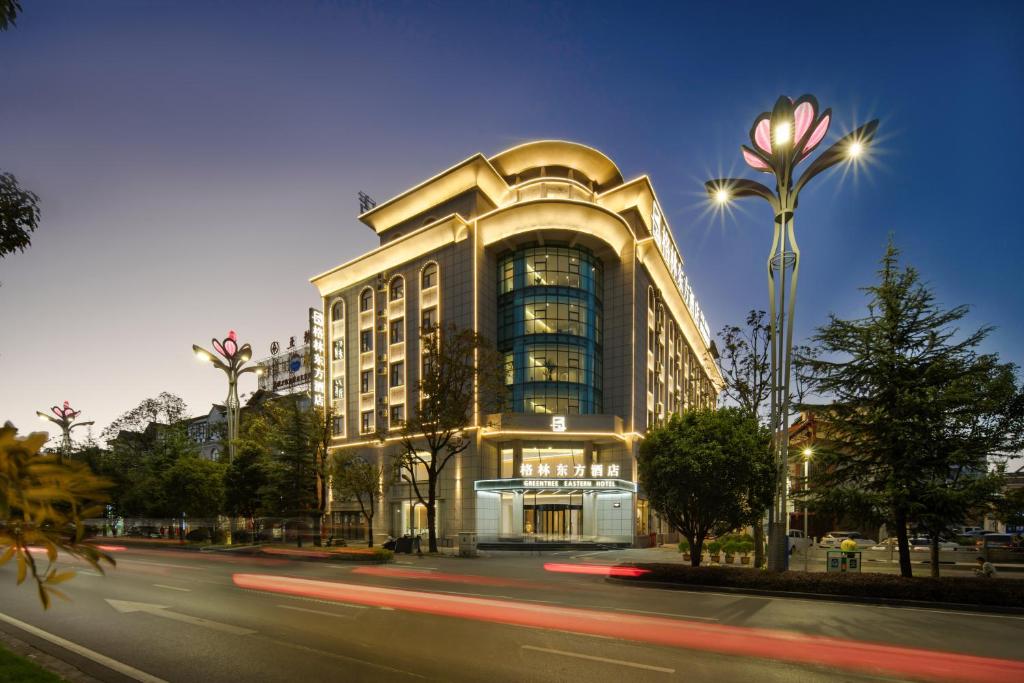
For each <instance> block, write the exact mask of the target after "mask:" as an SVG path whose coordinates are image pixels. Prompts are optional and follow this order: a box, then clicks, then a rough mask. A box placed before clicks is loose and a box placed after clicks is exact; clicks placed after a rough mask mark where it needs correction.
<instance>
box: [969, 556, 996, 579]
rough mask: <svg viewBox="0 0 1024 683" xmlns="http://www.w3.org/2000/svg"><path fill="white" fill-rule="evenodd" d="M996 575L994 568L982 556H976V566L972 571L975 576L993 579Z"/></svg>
mask: <svg viewBox="0 0 1024 683" xmlns="http://www.w3.org/2000/svg"><path fill="white" fill-rule="evenodd" d="M996 574H997V572H996V568H995V566H993V564H992V563H991V562H989V561H988V560H986V559H985V558H984V557H982V556H980V555H979V556H978V566H977V568H976V569H975V570H974V575H975V576H984V577H985V578H986V579H991V578H995V575H996Z"/></svg>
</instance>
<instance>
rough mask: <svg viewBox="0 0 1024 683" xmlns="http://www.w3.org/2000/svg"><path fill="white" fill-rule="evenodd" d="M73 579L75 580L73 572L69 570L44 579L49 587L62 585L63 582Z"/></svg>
mask: <svg viewBox="0 0 1024 683" xmlns="http://www.w3.org/2000/svg"><path fill="white" fill-rule="evenodd" d="M73 578H75V570H73V569H72V570H69V571H66V572H60V573H53V574H50V575H49V576H48V577H46V583H48V584H50V585H54V584H57V583H63V582H65V581H67V580H68V579H73Z"/></svg>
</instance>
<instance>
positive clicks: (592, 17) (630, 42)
mask: <svg viewBox="0 0 1024 683" xmlns="http://www.w3.org/2000/svg"><path fill="white" fill-rule="evenodd" d="M23 4H24V5H25V10H24V13H23V16H22V17H21V18H20V19H19V22H18V26H17V28H15V29H13V30H11V31H9V32H7V33H3V34H0V64H3V65H4V66H3V76H4V78H3V87H4V92H3V97H2V98H0V121H2V122H3V125H2V126H0V169H2V170H5V171H10V172H13V173H15V174H16V175H17V176H18V177H19V179H20V180H21V181H22V183H23V184H24V185H26V186H28V187H30V188H32V189H33V190H35V191H36V192H37V193H38V194H39V195H40V196H41V197H42V201H43V225H42V227H41V228H40V230H39V231H38V233H37V234H36V236H35V238H34V240H33V246H32V247H31V249H30V250H29V251H27V252H26V253H25V254H18V255H13V256H9V257H7V258H5V259H4V260H3V261H0V282H2V286H0V320H3V324H2V325H0V377H2V378H3V380H2V381H3V385H4V388H5V390H4V391H3V392H0V419H10V420H12V421H14V422H15V423H16V424H17V425H20V426H22V428H23V429H29V428H34V427H35V426H36V425H37V424H38V422H35V421H34V418H33V413H34V411H35V410H36V409H39V408H46V407H48V406H50V405H53V404H54V403H57V402H59V401H63V400H64V399H68V400H70V401H71V402H72V404H73V405H74V406H75V407H78V408H82V409H83V410H84V411H85V413H84V414H83V419H95V420H97V421H98V423H99V425H100V426H102V425H104V424H106V423H107V422H109V421H110V420H111V419H113V418H114V417H116V415H117V414H119V413H121V412H122V411H124V410H127V409H128V408H130V407H132V406H134V405H135V404H136V403H137V402H138V401H139V400H140V399H142V398H144V397H146V396H151V395H155V394H156V393H158V392H160V391H163V390H167V391H172V392H174V393H178V394H180V395H181V396H183V397H184V398H185V399H186V401H188V403H189V405H190V406H191V407H192V409H193V410H194V411H195V412H196V413H200V412H204V411H205V410H206V409H207V407H208V406H209V403H210V402H211V401H220V400H222V399H223V398H224V396H223V395H224V393H225V390H224V386H223V378H222V377H221V376H220V375H219V373H215V372H214V371H212V370H211V369H209V368H203V367H201V366H198V365H197V364H196V363H195V361H194V360H192V358H191V355H190V352H189V351H190V345H191V344H192V343H193V342H208V340H209V339H210V337H212V336H214V335H217V336H220V337H222V336H224V334H225V333H226V331H227V329H228V328H229V327H233V328H235V329H237V330H238V332H239V335H240V336H241V338H242V339H243V340H247V341H251V342H252V343H253V345H254V347H255V348H256V349H257V352H258V353H265V352H266V349H267V348H268V346H269V344H270V342H271V341H272V340H275V339H277V340H282V341H283V340H285V339H286V338H287V337H288V336H289V335H292V334H301V331H302V328H303V326H304V324H305V318H306V312H305V311H306V308H307V307H308V306H310V305H315V304H316V303H317V297H316V293H315V291H314V290H313V288H312V287H311V286H310V285H309V283H308V278H309V277H310V276H312V275H314V274H317V273H319V272H322V271H323V270H326V269H327V268H330V267H332V266H334V265H337V264H339V263H341V262H343V261H345V260H348V259H349V258H351V257H353V256H355V255H357V254H359V253H361V252H363V251H365V250H367V249H369V248H371V247H372V246H373V245H374V242H375V240H374V238H373V234H372V233H371V231H370V230H369V229H368V228H366V227H364V226H363V225H361V224H360V223H358V222H357V221H356V220H355V216H356V213H357V204H356V192H357V191H359V190H365V191H366V192H368V193H369V194H371V195H372V196H374V197H375V198H377V199H378V200H384V199H386V198H388V197H390V196H392V195H394V194H396V193H398V192H400V191H402V190H404V189H406V188H407V187H409V186H411V185H413V184H415V183H417V182H419V181H420V180H422V179H424V178H426V177H428V176H430V175H432V174H434V173H436V172H437V171H439V170H441V169H443V168H446V167H448V166H450V165H451V164H453V163H455V162H457V161H459V160H461V159H463V158H465V157H467V156H469V155H470V154H472V153H474V152H478V151H480V152H483V153H485V154H493V153H496V152H498V151H501V150H502V149H505V148H507V147H509V146H512V145H514V144H517V143H519V142H522V141H525V140H529V139H535V138H565V139H570V140H575V141H579V142H582V143H585V144H589V145H592V146H594V147H597V148H598V149H600V150H602V151H604V152H605V153H606V154H608V155H609V156H610V157H611V158H612V159H613V160H615V161H616V162H617V163H618V165H619V167H620V168H621V169H622V171H623V173H624V174H625V175H626V176H627V178H628V177H635V176H637V175H640V174H644V173H647V174H649V175H650V176H651V177H652V179H653V182H654V186H655V188H656V190H657V192H658V194H659V197H660V198H661V201H662V204H663V209H664V211H665V213H666V215H667V216H668V218H669V221H670V222H671V224H672V227H673V229H674V232H675V236H676V240H677V242H678V243H679V245H680V249H681V250H682V252H683V256H684V258H685V259H686V269H687V272H688V274H689V275H690V277H691V279H692V281H693V283H694V287H695V290H696V292H697V295H698V297H699V298H700V300H701V303H702V306H703V308H704V311H705V312H706V314H707V317H708V319H709V323H710V325H711V328H712V329H713V330H717V329H718V328H720V327H721V326H722V325H724V324H727V323H733V322H740V321H742V319H743V317H744V314H745V312H746V311H747V310H749V309H750V308H755V307H757V308H764V307H766V288H765V282H764V275H763V273H764V260H765V256H766V252H767V249H768V247H769V239H770V232H769V230H770V220H771V217H770V215H769V213H768V209H767V207H766V206H762V205H760V203H754V204H751V205H749V206H745V207H744V208H743V209H742V210H741V211H740V212H738V213H736V214H735V215H733V216H731V217H727V218H726V219H725V220H724V221H723V220H721V219H720V218H716V217H714V216H713V215H711V214H708V213H707V212H706V211H705V208H706V207H705V204H704V200H703V196H702V189H701V187H702V183H703V181H704V180H705V179H707V178H708V177H711V176H716V175H719V174H720V173H722V172H725V173H729V172H731V173H734V174H742V175H746V176H747V177H754V174H753V172H752V171H749V170H747V169H745V168H744V167H743V166H742V165H741V161H740V157H739V147H738V146H739V145H740V144H741V143H743V142H745V141H746V135H747V131H748V130H749V128H750V125H751V123H752V122H753V119H754V117H755V116H756V115H757V114H758V113H759V112H761V111H762V110H765V109H768V108H770V107H771V105H772V103H773V102H774V100H775V99H776V98H777V97H778V96H779V95H781V94H787V95H791V96H797V95H800V94H803V93H805V92H810V93H814V94H815V95H816V96H817V97H818V99H819V101H820V102H821V103H822V105H823V106H828V107H831V108H832V109H833V112H834V114H835V120H836V125H835V126H834V128H833V131H834V134H830V139H835V137H836V136H837V135H838V134H840V133H841V132H842V131H843V130H844V129H849V128H850V127H852V126H853V125H854V124H855V123H859V122H864V121H866V120H868V119H869V118H872V117H880V118H881V119H882V128H881V133H880V142H879V145H878V149H877V152H876V154H875V157H874V160H875V163H874V164H873V165H872V167H871V168H870V169H869V170H867V172H865V173H860V174H858V175H857V176H856V177H854V176H852V175H847V176H846V177H845V178H843V177H842V175H841V174H840V173H835V172H833V173H831V174H828V175H825V176H823V177H820V178H818V179H817V180H816V181H815V183H814V184H813V185H812V186H811V187H809V188H808V189H807V190H805V192H804V194H803V196H802V197H801V206H800V211H799V214H798V216H797V224H796V227H797V231H798V239H799V242H800V246H801V249H802V252H803V256H804V262H803V267H802V269H801V281H800V294H799V303H798V309H797V329H798V336H799V337H803V336H805V335H806V334H807V333H809V332H810V331H811V330H812V329H813V327H815V326H817V325H819V324H821V323H822V322H824V320H825V319H826V316H827V315H828V313H830V312H835V313H837V314H839V315H844V316H851V315H856V314H858V313H859V312H861V311H862V310H863V301H864V300H863V296H862V294H861V293H860V292H859V291H858V289H857V288H858V287H860V286H863V285H866V284H869V283H870V282H872V280H873V277H874V271H875V269H876V267H877V261H878V258H879V256H880V255H881V253H882V250H883V248H884V245H885V241H886V236H887V234H888V233H890V232H892V233H893V234H894V235H895V239H896V241H897V243H898V245H899V246H900V247H901V248H902V249H903V253H904V257H905V259H906V261H907V262H909V263H912V264H913V265H915V266H916V267H918V268H919V269H920V270H921V272H922V275H923V277H924V278H925V279H926V280H927V281H928V282H930V283H931V284H932V285H933V286H934V288H935V290H936V292H937V294H938V297H939V300H940V301H941V302H943V303H944V304H946V305H949V306H952V305H957V304H961V303H966V304H970V305H971V314H970V318H969V320H968V325H970V326H977V325H981V324H992V325H995V326H997V328H998V329H997V331H996V332H995V333H994V334H993V335H992V336H991V338H990V340H989V342H988V344H987V349H988V350H994V351H998V352H999V353H1000V354H1001V355H1002V356H1003V358H1005V359H1007V360H1012V361H1015V362H1018V363H1020V362H1024V347H1022V343H1021V338H1022V335H1024V319H1022V318H1024V316H1022V313H1024V287H1021V286H1020V285H1019V284H1018V283H1017V281H1016V280H1017V276H1018V272H1019V269H1020V267H1019V265H1018V261H1019V260H1020V255H1021V254H1022V253H1024V237H1022V227H1024V220H1022V218H1021V215H1022V214H1021V211H1020V209H1019V207H1018V206H1017V204H1016V202H1017V200H1018V197H1019V195H1020V193H1019V191H1016V190H1014V189H1013V188H1014V187H1015V186H1016V183H1017V180H1018V175H1017V173H1015V172H1016V171H1017V168H1016V163H1015V162H1016V161H1017V160H1018V157H1019V155H1020V153H1021V150H1022V149H1024V134H1022V124H1021V122H1022V121H1024V98H1022V87H1021V83H1024V39H1022V38H1021V35H1022V32H1021V30H1020V29H1021V27H1022V26H1024V3H1018V2H971V3H963V2H956V3H953V2H950V3H943V2H919V3H916V2H906V3H891V2H889V3H883V2H858V3H822V2H818V3H801V2H792V3H787V4H785V5H778V4H776V5H775V6H774V7H773V6H772V5H770V4H768V3H746V2H732V3H681V2H678V3H666V4H664V5H658V4H656V3H649V4H640V3H598V2H594V3H582V2H577V3H532V2H508V3H488V2H472V3H457V2H421V3H399V2H389V3H368V2H361V3H338V2H302V1H292V2H256V1H252V2H241V1H238V2H219V1H212V2H192V3H188V2H143V1H141V0H140V1H134V2H128V1H114V0H111V1H108V2H96V3H83V2H71V1H66V2H61V1H56V0H54V1H50V2H38V1H36V0H25V2H24V3H23ZM780 8H781V9H780ZM251 388H252V387H243V389H251Z"/></svg>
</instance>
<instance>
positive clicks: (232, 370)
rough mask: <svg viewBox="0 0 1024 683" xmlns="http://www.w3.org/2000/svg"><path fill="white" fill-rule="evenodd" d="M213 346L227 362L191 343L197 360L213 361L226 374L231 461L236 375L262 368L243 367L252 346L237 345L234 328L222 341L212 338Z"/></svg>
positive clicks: (235, 426) (236, 407)
mask: <svg viewBox="0 0 1024 683" xmlns="http://www.w3.org/2000/svg"><path fill="white" fill-rule="evenodd" d="M213 348H214V349H215V350H216V351H217V353H219V354H220V355H221V356H223V357H224V360H226V361H227V363H225V362H224V361H222V360H221V359H220V358H217V357H216V356H215V355H213V354H212V353H210V352H209V351H207V350H206V349H204V348H202V347H200V346H196V345H195V344H193V345H192V352H193V353H195V354H196V359H197V360H199V361H200V362H203V363H213V366H214V367H215V368H219V369H220V370H223V371H224V374H226V375H227V376H228V399H227V401H226V403H227V409H228V416H227V420H228V462H231V461H232V460H234V459H235V440H236V439H237V438H238V410H239V403H238V377H239V375H242V374H244V373H246V372H254V373H256V374H257V375H260V374H262V372H263V370H262V368H260V367H258V366H256V365H250V366H249V367H244V366H245V364H246V363H248V362H249V360H250V359H251V358H252V347H251V346H249V345H248V344H243V345H242V346H241V347H239V346H238V335H236V334H235V331H234V330H229V331H228V336H227V337H226V338H225V339H224V340H223V341H220V340H217V339H214V340H213Z"/></svg>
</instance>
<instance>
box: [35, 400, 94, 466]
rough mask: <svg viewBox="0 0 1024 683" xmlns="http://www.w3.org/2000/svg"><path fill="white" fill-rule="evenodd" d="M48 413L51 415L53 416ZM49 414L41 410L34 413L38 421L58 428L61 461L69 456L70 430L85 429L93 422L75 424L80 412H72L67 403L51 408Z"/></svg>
mask: <svg viewBox="0 0 1024 683" xmlns="http://www.w3.org/2000/svg"><path fill="white" fill-rule="evenodd" d="M50 413H53V415H51V414H50ZM50 413H44V412H43V411H41V410H37V411H36V415H38V416H39V419H41V420H47V421H48V422H52V423H53V424H55V425H57V426H58V427H60V431H61V440H60V451H59V452H60V457H61V459H62V460H64V459H67V458H68V457H69V456H70V455H71V445H72V444H71V430H72V429H76V428H78V427H86V426H88V425H91V424H94V422H93V421H92V420H89V421H88V422H75V418H76V417H78V416H79V415H81V414H82V411H81V410H74V409H73V408H72V407H71V404H70V403H68V402H67V401H64V405H63V406H51V407H50Z"/></svg>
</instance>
